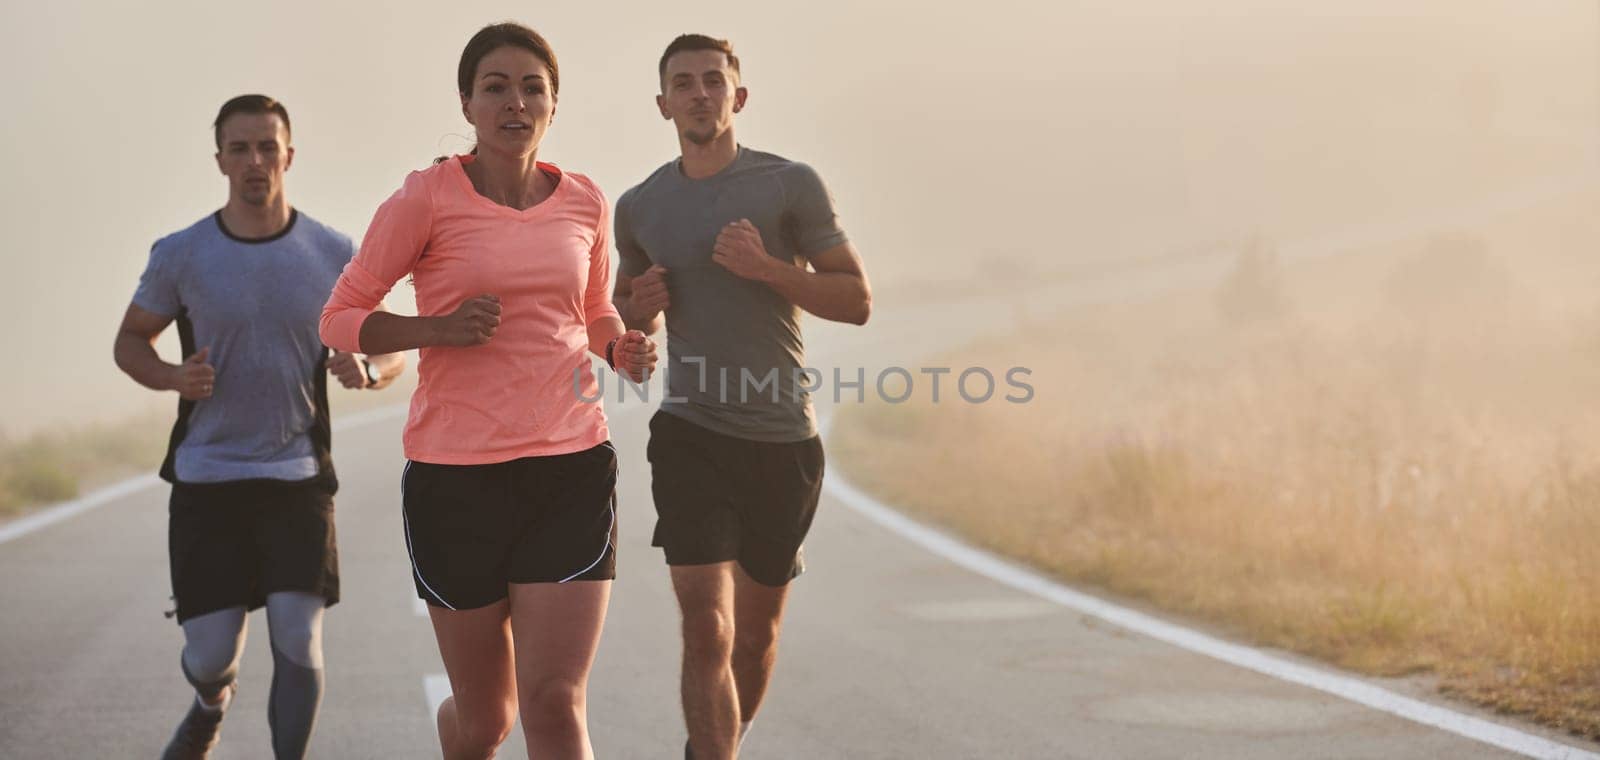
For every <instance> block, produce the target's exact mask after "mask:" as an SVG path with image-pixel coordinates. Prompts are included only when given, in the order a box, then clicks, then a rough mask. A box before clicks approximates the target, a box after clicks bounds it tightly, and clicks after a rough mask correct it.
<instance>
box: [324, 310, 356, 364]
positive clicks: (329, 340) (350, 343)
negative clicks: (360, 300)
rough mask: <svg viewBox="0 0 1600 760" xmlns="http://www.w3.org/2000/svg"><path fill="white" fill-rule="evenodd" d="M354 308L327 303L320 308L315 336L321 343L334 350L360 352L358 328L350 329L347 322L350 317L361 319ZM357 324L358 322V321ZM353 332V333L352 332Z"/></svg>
mask: <svg viewBox="0 0 1600 760" xmlns="http://www.w3.org/2000/svg"><path fill="white" fill-rule="evenodd" d="M353 311H354V310H352V309H347V308H340V307H338V306H334V305H333V304H328V306H327V308H324V309H323V310H322V318H321V319H319V320H317V337H319V338H321V339H322V344H323V345H325V346H327V347H328V348H331V349H333V350H335V351H346V352H349V353H352V354H358V353H361V352H362V351H361V346H359V345H356V344H358V343H360V342H361V340H360V332H359V328H358V330H357V331H352V330H350V327H349V323H350V321H351V320H352V319H361V316H360V315H359V313H352V312H353ZM358 324H359V323H358ZM352 333H354V334H352Z"/></svg>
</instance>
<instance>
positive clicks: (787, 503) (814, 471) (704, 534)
mask: <svg viewBox="0 0 1600 760" xmlns="http://www.w3.org/2000/svg"><path fill="white" fill-rule="evenodd" d="M648 452H649V458H650V491H651V494H652V495H653V496H654V497H655V502H656V518H657V519H656V531H655V537H654V538H653V539H652V541H651V543H652V544H653V545H655V546H659V547H661V548H662V549H663V550H664V551H665V553H666V555H667V564H668V565H709V564H712V563H716V562H728V561H738V563H739V566H740V567H742V568H744V571H745V572H746V573H748V574H749V575H750V577H751V578H753V579H755V580H756V581H757V582H759V583H762V584H764V585H767V586H782V585H785V584H787V583H788V582H789V581H791V580H794V579H795V578H796V577H798V576H799V575H800V573H802V572H805V559H804V557H803V556H802V552H801V544H802V543H804V542H805V539H806V533H807V532H808V531H810V530H811V518H812V517H813V516H814V515H816V513H817V501H818V499H820V498H821V496H822V468H823V456H822V441H821V439H820V438H819V437H817V436H812V437H811V438H809V439H807V440H804V441H798V442H795V443H766V442H762V441H750V440H746V439H743V438H735V437H733V436H729V435H723V434H721V433H716V432H713V431H711V430H707V429H706V428H704V427H701V426H699V425H696V424H694V423H693V422H689V421H688V420H685V419H683V418H681V417H678V416H676V415H673V414H671V413H669V412H656V414H655V416H654V417H652V418H650V444H649V446H648Z"/></svg>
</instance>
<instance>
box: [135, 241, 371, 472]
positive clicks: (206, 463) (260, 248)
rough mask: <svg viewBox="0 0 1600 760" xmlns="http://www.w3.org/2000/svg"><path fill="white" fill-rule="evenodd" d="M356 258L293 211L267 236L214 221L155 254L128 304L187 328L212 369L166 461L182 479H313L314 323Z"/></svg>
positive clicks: (160, 245) (319, 348) (320, 352)
mask: <svg viewBox="0 0 1600 760" xmlns="http://www.w3.org/2000/svg"><path fill="white" fill-rule="evenodd" d="M354 255H355V246H354V245H353V244H352V243H351V241H350V238H349V237H346V236H345V235H343V234H341V233H339V232H337V231H335V230H333V229H330V228H329V227H327V226H324V225H323V224H322V223H320V222H318V221H316V220H315V219H312V218H311V217H309V216H306V215H305V214H302V213H300V212H298V211H294V212H293V213H292V214H291V216H290V217H289V226H288V227H286V228H284V230H283V232H281V233H279V234H277V235H274V236H273V237H271V238H265V239H259V240H246V239H242V238H238V237H235V236H233V235H232V234H230V233H229V232H228V231H227V230H226V229H225V228H224V227H223V225H222V216H221V213H220V212H218V213H216V214H212V215H211V216H208V217H206V218H204V219H201V220H200V221H198V222H196V223H195V224H193V225H191V226H190V227H189V228H188V229H185V230H182V231H180V232H175V233H173V234H171V235H168V236H166V237H164V238H162V239H160V240H158V241H156V244H155V245H154V246H152V247H151V249H150V263H149V265H148V266H146V268H145V271H144V275H143V276H142V277H141V278H140V279H139V289H138V290H137V291H136V292H135V293H134V294H133V303H134V305H135V306H138V307H139V308H141V309H144V310H146V311H150V312H154V313H156V314H160V315H162V316H167V317H173V318H179V319H186V320H187V321H188V323H189V324H190V325H191V326H192V329H193V340H194V345H195V347H196V349H197V350H198V349H200V348H208V349H210V355H209V357H208V358H207V361H208V362H210V364H211V366H213V367H215V368H216V372H217V380H216V385H215V386H214V387H213V392H212V396H211V398H209V399H205V400H203V401H199V402H197V403H196V404H195V405H194V407H193V409H192V411H191V412H190V414H189V417H188V420H187V429H186V431H185V433H184V435H183V440H182V441H181V442H180V443H179V444H178V448H177V450H176V451H175V452H174V461H173V464H174V467H175V469H176V473H177V477H178V480H180V481H183V482H186V483H214V482H220V481H228V480H246V479H251V478H271V479H275V480H291V481H293V480H304V479H307V478H310V477H312V476H315V475H317V474H318V472H317V458H316V456H315V453H314V452H313V448H312V443H311V438H310V435H309V432H310V429H311V426H312V424H313V419H314V417H315V414H316V400H315V399H316V393H315V388H316V385H315V383H316V381H317V374H318V368H319V367H320V366H321V362H322V360H323V357H324V356H325V352H326V348H325V347H324V346H323V345H322V339H321V338H320V337H318V335H317V322H318V320H319V319H320V318H321V316H322V306H323V304H325V303H327V301H328V294H329V293H331V292H332V291H333V285H334V283H335V282H337V281H338V279H339V273H340V271H342V270H343V269H344V265H345V264H346V263H348V262H349V261H350V259H351V257H353V256H354Z"/></svg>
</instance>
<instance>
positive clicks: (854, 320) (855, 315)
mask: <svg viewBox="0 0 1600 760" xmlns="http://www.w3.org/2000/svg"><path fill="white" fill-rule="evenodd" d="M871 318H872V290H871V288H868V287H866V286H865V285H864V284H863V286H862V288H861V297H860V298H859V299H858V300H857V301H856V307H855V309H853V310H852V311H851V314H850V319H848V320H846V321H848V322H849V323H850V324H853V325H865V324H866V323H867V320H868V319H871Z"/></svg>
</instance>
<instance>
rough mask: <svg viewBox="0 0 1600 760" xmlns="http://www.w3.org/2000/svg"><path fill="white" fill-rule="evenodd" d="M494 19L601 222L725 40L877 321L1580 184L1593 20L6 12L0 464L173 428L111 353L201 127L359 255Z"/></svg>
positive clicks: (1273, 14)
mask: <svg viewBox="0 0 1600 760" xmlns="http://www.w3.org/2000/svg"><path fill="white" fill-rule="evenodd" d="M1294 6H1305V7H1294ZM505 19H511V20H516V21H520V22H523V23H526V24H529V25H531V26H533V27H535V28H537V29H539V30H540V31H541V32H542V33H544V34H545V35H546V36H547V37H548V38H549V39H550V40H551V42H552V44H553V45H554V46H555V48H556V51H557V54H558V56H559V58H560V63H561V69H562V72H561V73H562V77H561V79H562V90H561V98H560V104H559V111H558V116H557V119H556V123H555V125H554V127H553V129H552V132H551V135H550V139H548V140H547V141H546V142H545V144H544V147H543V149H542V150H541V157H542V158H544V159H546V160H550V161H554V162H556V163H558V164H560V165H562V166H563V167H564V168H566V169H569V170H573V171H579V172H582V173H585V174H588V175H590V176H592V177H594V178H595V179H596V180H597V181H598V182H599V183H600V184H601V186H602V187H603V188H604V189H605V190H606V192H607V193H608V195H610V196H611V197H612V198H613V199H614V198H615V197H616V196H617V195H619V194H620V193H621V192H622V191H623V190H625V189H626V188H627V187H628V186H629V185H631V184H632V183H633V182H636V181H638V180H639V179H641V178H642V177H643V176H644V175H645V174H646V173H648V172H649V171H650V170H651V169H653V168H654V167H655V166H657V165H659V164H660V163H662V162H663V161H665V160H667V159H669V158H671V157H672V155H673V154H674V152H675V148H676V143H675V141H674V138H673V133H672V130H671V127H670V125H668V124H667V123H665V122H663V121H661V120H660V118H659V116H657V115H656V114H655V111H654V107H653V104H652V101H651V99H652V96H653V95H654V93H655V91H656V80H655V76H654V70H655V65H656V59H657V56H658V55H659V54H660V50H661V48H662V47H663V46H664V45H665V43H666V42H667V41H669V40H670V39H671V38H672V37H673V36H674V35H676V34H678V33H680V32H686V31H699V32H704V33H709V34H713V35H718V36H725V37H729V38H731V39H732V40H734V42H735V46H736V49H737V50H738V51H739V52H740V53H741V58H742V59H743V63H744V70H745V81H746V84H747V85H748V86H749V87H750V88H751V90H752V95H751V102H750V106H749V108H748V110H747V111H746V112H745V113H744V114H743V115H742V116H741V117H740V118H739V121H738V130H739V134H740V137H741V141H742V142H745V143H746V144H750V145H753V146H756V147H760V148H762V149H766V150H771V151H774V152H777V153H780V154H784V155H787V156H790V157H792V158H796V159H800V160H805V161H807V162H809V163H811V164H812V165H814V166H816V167H817V168H818V169H819V170H820V171H821V172H822V174H823V176H824V177H825V178H827V179H828V181H829V183H830V184H831V186H832V189H833V191H834V195H835V196H836V198H837V200H838V202H839V205H840V208H841V212H842V218H843V221H844V223H845V225H846V227H847V229H848V230H849V231H850V232H851V234H852V237H854V238H855V240H856V242H857V244H858V246H859V247H860V249H861V250H862V253H863V256H864V258H865V259H866V261H867V264H868V268H869V271H870V272H871V274H872V276H873V279H874V283H875V286H876V287H877V289H878V290H879V292H880V296H879V299H878V308H879V309H880V310H882V309H884V308H893V303H894V297H895V294H896V293H897V292H910V291H912V290H914V289H915V287H917V286H918V285H919V284H927V283H940V282H951V281H961V280H965V279H968V278H971V277H972V276H974V275H975V274H990V275H997V276H1006V275H1008V274H1011V275H1014V274H1015V273H1017V272H1036V273H1050V272H1053V271H1070V269H1071V268H1072V266H1073V265H1074V264H1081V263H1083V262H1090V261H1107V260H1111V261H1115V260H1119V259H1124V258H1132V257H1137V256H1141V255H1148V254H1150V253H1152V252H1159V251H1161V250H1163V249H1167V248H1181V247H1182V246H1184V245H1185V244H1187V243H1190V242H1193V241H1201V240H1208V239H1216V238H1219V237H1223V238H1226V237H1228V236H1233V235H1239V234H1242V233H1245V232H1260V233H1264V234H1267V235H1269V236H1273V237H1280V238H1292V237H1294V236H1297V235H1308V234H1315V233H1317V232H1319V231H1323V230H1327V229H1335V228H1338V227H1339V226H1340V225H1344V224H1350V223H1357V222H1361V221H1366V220H1371V219H1374V218H1387V217H1393V216H1396V215H1405V214H1408V213H1420V212H1421V211H1425V210H1426V209H1428V208H1431V207H1434V206H1437V205H1439V204H1446V203H1448V202H1450V201H1451V200H1452V199H1457V198H1469V197H1473V196H1474V195H1475V194H1482V193H1485V192H1489V191H1492V190H1493V189H1494V188H1496V187H1502V186H1507V185H1511V184H1515V183H1517V182H1523V181H1531V180H1534V179H1537V178H1539V177H1543V176H1547V175H1551V174H1555V173H1561V172H1566V171H1572V170H1573V169H1574V168H1575V167H1582V166H1585V165H1590V164H1591V163H1592V162H1593V161H1594V157H1595V149H1596V148H1595V146H1596V137H1597V134H1600V133H1597V127H1600V119H1597V118H1596V105H1597V103H1596V95H1597V93H1600V80H1597V76H1596V74H1597V72H1600V59H1597V45H1600V42H1597V40H1600V24H1597V14H1596V5H1595V3H1593V2H1589V1H1588V0H1582V1H1580V0H1571V1H1570V2H1556V1H1551V2H1530V3H1505V2H1459V1H1449V2H1445V1H1441V2H1428V3H1405V2H1398V3H1397V2H1376V1H1373V0H1361V1H1359V2H1343V3H1293V4H1290V3H1282V2H1278V1H1277V0H1260V1H1258V2H1244V1H1240V0H1222V1H1220V2H1200V1H1199V0H1170V1H1169V2H1148V3H1127V2H1112V1H1110V0H1107V1H1104V2H1066V3H1050V4H1041V3H1036V2H1032V1H1031V0H1030V1H1029V2H1014V1H1012V0H998V1H991V2H984V3H961V4H949V5H943V6H937V5H929V4H928V3H924V2H872V1H871V0H857V1H853V2H834V1H832V0H824V1H823V2H815V3H807V4H803V5H802V4H797V3H786V4H782V5H781V6H776V5H773V6H766V5H761V4H753V3H710V2H701V3H694V4H689V5H679V4H663V3H639V4H632V5H629V4H616V3H596V4H579V3H562V4H531V3H450V4H446V3H406V2H397V3H383V4H372V5H370V6H364V7H363V6H357V5H355V4H345V3H338V4H323V3H315V4H313V3H298V2H276V3H256V4H232V3H215V2H188V3H177V2H173V3H159V4H150V5H138V4H121V3H117V4H111V3H104V4H99V3H95V4H91V3H83V2H70V1H69V2H57V3H29V4H21V3H18V4H8V5H7V6H6V7H5V8H4V9H3V10H0V64H3V67H0V71H3V73H0V82H3V84H4V95H5V99H4V100H5V103H6V106H5V109H4V110H3V111H0V130H3V138H0V156H3V165H4V166H5V167H7V168H6V175H7V179H8V181H7V182H5V183H3V185H0V193H4V196H3V199H4V203H3V204H0V214H3V215H4V219H3V223H0V256H3V257H4V259H3V263H4V268H5V271H6V272H7V273H9V276H8V277H7V278H6V279H5V283H6V284H5V293H6V298H5V299H4V300H3V302H0V318H3V319H4V323H5V324H7V325H9V326H11V329H10V330H8V331H6V334H5V337H4V338H0V340H3V341H4V344H3V345H4V349H5V356H6V357H7V371H6V372H5V373H3V375H0V432H5V433H11V434H15V433H18V432H21V431H25V430H27V429H31V428H36V427H38V426H39V425H42V424H46V423H51V422H59V421H81V420H86V419H90V418H93V417H97V416H98V417H104V416H109V415H115V414H118V413H121V412H123V411H124V410H132V409H145V408H149V407H150V406H151V405H153V404H162V405H170V403H171V400H170V398H166V397H163V396H158V395H157V394H153V393H150V392H147V391H144V390H142V389H139V388H137V387H136V386H134V384H133V383H132V381H130V380H127V379H126V378H124V377H123V376H122V375H121V374H120V373H119V372H118V371H117V370H116V368H115V366H114V365H113V364H112V362H111V350H110V349H111V338H112V335H113V332H114V330H115V327H116V324H117V322H118V320H119V319H120V316H121V314H122V312H123V310H124V308H125V307H126V305H127V303H128V299H129V296H130V295H131V294H132V291H133V288H134V285H135V283H136V281H137V278H138V275H139V272H140V271H141V270H142V268H143V266H144V263H145V260H146V256H147V255H148V251H149V246H150V243H151V242H153V241H154V240H155V239H156V238H158V237H160V236H162V235H164V234H166V233H168V232H171V231H174V230H176V229H179V228H182V227H185V226H187V225H188V224H190V223H192V222H193V221H194V220H196V219H198V218H200V217H201V216H203V215H205V214H208V213H210V212H211V211H213V210H214V209H216V208H217V207H218V206H220V205H221V203H222V202H223V200H224V199H225V195H226V187H225V184H224V180H223V178H222V177H221V176H220V175H219V174H218V173H217V171H216V168H215V164H214V162H213V159H212V152H213V147H212V144H211V133H210V121H211V119H212V117H213V116H214V115H215V112H216V109H217V107H218V106H219V105H220V104H221V103H222V102H223V101H224V100H226V99H227V98H228V97H231V96H233V95H236V94H240V93H244V92H263V93H267V94H270V95H273V96H274V97H277V98H279V99H280V100H282V101H283V102H284V103H285V104H286V105H287V106H288V108H289V110H290V113H291V116H292V118H293V121H294V144H295V148H296V161H295V165H294V168H293V169H292V171H291V172H290V175H289V197H290V200H291V202H292V203H293V204H294V205H295V206H297V207H299V208H301V209H303V210H305V211H306V212H307V213H310V214H311V215H313V216H316V217H318V218H320V219H322V220H323V221H325V222H328V223H330V224H332V225H333V226H335V227H337V228H339V229H342V230H344V231H345V232H346V233H348V234H350V235H351V236H352V237H355V238H357V239H359V238H360V237H361V234H362V233H363V231H364V230H365V227H366V224H367V222H368V220H369V219H370V217H371V214H372V211H373V210H374V209H375V208H376V207H377V205H378V203H380V202H381V201H382V200H383V199H384V198H385V197H387V196H388V195H389V194H390V193H391V192H392V191H393V190H394V189H395V188H396V187H398V185H399V183H400V181H401V179H402V178H403V177H404V175H405V173H406V172H408V171H410V170H413V169H417V168H421V167H423V166H425V165H426V164H427V163H428V162H429V159H431V158H432V157H433V156H435V155H440V154H443V153H447V152H455V151H460V150H463V149H464V148H465V146H466V145H467V144H468V142H469V138H470V128H469V127H468V126H467V125H466V124H465V122H464V121H463V120H462V118H461V116H460V113H459V109H458V103H457V98H456V94H455V84H454V73H455V65H456V60H457V58H458V56H459V55H460V50H461V46H462V45H463V44H464V43H465V42H466V40H467V38H468V37H469V36H470V35H471V34H472V33H473V32H474V31H475V30H476V29H477V28H478V27H480V26H482V25H483V24H485V23H489V22H492V21H499V20H505ZM162 345H163V348H164V349H165V350H166V352H167V353H166V356H167V358H168V359H169V360H171V359H174V358H175V353H174V352H175V341H172V340H168V341H166V342H165V343H163V344H162Z"/></svg>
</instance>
